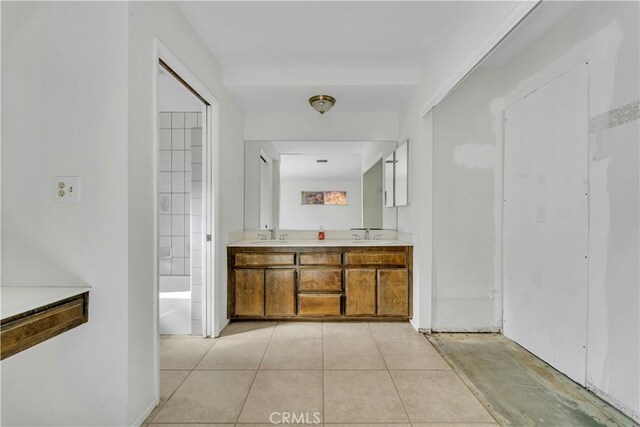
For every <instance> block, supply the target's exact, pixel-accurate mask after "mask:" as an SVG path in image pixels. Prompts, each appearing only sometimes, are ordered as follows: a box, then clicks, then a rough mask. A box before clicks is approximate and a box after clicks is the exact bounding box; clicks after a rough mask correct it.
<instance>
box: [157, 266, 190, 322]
mask: <svg viewBox="0 0 640 427" xmlns="http://www.w3.org/2000/svg"><path fill="white" fill-rule="evenodd" d="M159 285H160V286H159V287H160V307H159V315H160V333H161V334H176V335H184V334H190V333H191V277H190V276H160V283H159Z"/></svg>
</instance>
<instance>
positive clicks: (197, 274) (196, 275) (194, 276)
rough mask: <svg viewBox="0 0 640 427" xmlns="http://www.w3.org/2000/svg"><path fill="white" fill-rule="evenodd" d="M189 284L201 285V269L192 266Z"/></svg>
mask: <svg viewBox="0 0 640 427" xmlns="http://www.w3.org/2000/svg"><path fill="white" fill-rule="evenodd" d="M191 285H199V286H202V269H201V268H194V269H192V270H191Z"/></svg>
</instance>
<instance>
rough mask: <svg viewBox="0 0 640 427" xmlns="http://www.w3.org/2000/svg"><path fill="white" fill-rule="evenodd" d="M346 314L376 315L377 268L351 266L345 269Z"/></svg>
mask: <svg viewBox="0 0 640 427" xmlns="http://www.w3.org/2000/svg"><path fill="white" fill-rule="evenodd" d="M345 293H346V304H345V314H346V315H347V316H375V314H376V270H375V269H369V268H367V269H365V268H349V269H346V270H345Z"/></svg>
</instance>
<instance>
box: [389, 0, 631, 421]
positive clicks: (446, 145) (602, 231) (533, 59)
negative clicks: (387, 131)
mask: <svg viewBox="0 0 640 427" xmlns="http://www.w3.org/2000/svg"><path fill="white" fill-rule="evenodd" d="M549 5H550V3H548V4H543V5H542V6H541V8H544V7H551V6H549ZM638 7H639V5H638V3H636V2H585V3H580V4H579V5H578V6H576V7H575V8H574V9H573V10H572V11H570V12H569V13H568V14H567V15H566V16H565V17H564V18H562V19H561V20H559V21H558V22H557V23H556V24H554V25H553V26H551V27H550V28H549V30H548V31H547V32H546V33H545V34H544V35H542V37H539V38H538V39H537V40H534V41H532V42H531V43H530V45H529V46H521V47H520V48H519V49H516V50H513V51H512V54H511V55H507V56H506V59H504V58H503V62H502V64H501V65H500V66H496V67H492V68H489V67H481V68H479V69H477V70H476V71H474V72H473V73H472V74H471V75H470V76H469V77H468V78H467V79H466V80H465V81H464V82H463V83H462V84H461V85H460V86H459V87H458V88H457V89H456V90H455V91H454V92H453V93H452V94H451V95H450V96H449V97H448V98H446V99H445V100H444V101H443V102H442V103H441V104H439V105H438V106H437V107H436V109H435V112H434V132H435V135H434V151H435V153H434V164H435V168H434V270H433V274H434V276H433V281H434V284H433V286H434V302H433V304H434V308H433V310H434V317H433V321H434V328H436V329H445V330H449V329H457V330H460V329H463V330H464V329H471V330H481V329H486V328H494V327H497V326H499V324H500V318H501V311H502V307H501V297H500V293H501V289H502V281H501V271H502V249H501V241H502V231H501V223H502V202H501V201H502V188H503V187H502V180H503V177H502V161H503V159H502V152H503V128H504V122H503V120H504V108H505V106H507V105H509V104H511V103H513V102H514V101H516V100H518V99H520V98H522V97H523V96H526V95H527V94H529V93H531V92H532V91H533V90H535V89H537V88H539V87H541V86H542V85H544V84H545V83H547V82H549V81H551V80H553V79H554V78H555V77H557V76H558V75H560V74H562V73H563V72H565V71H567V70H569V69H571V68H573V67H575V66H576V65H579V64H584V63H585V62H588V68H589V111H590V113H589V114H590V118H589V119H590V120H591V125H592V128H591V129H592V132H591V135H590V147H589V149H590V156H589V158H590V165H589V169H590V170H589V188H590V208H589V214H590V235H589V240H590V244H589V324H588V330H587V333H588V348H587V352H588V357H587V361H588V362H587V367H586V368H587V386H588V387H589V388H592V389H594V390H595V391H596V392H597V393H599V394H601V395H603V396H604V397H605V398H606V399H607V400H608V401H610V402H612V403H614V404H616V405H617V406H618V407H620V408H622V409H623V410H624V411H625V412H627V413H628V414H631V415H633V416H635V417H636V418H637V417H638V414H639V411H640V366H639V364H638V360H639V358H640V319H639V313H640V307H639V302H640V296H639V286H638V283H639V282H640V275H639V266H638V262H639V257H640V249H639V247H638V246H639V244H638V242H639V237H638V236H639V231H638V230H639V216H640V215H639V213H638V208H639V193H640V189H639V183H638V181H639V162H638V156H639V151H638V133H639V130H638V120H637V118H636V119H635V121H632V122H630V123H627V124H624V125H620V126H616V125H615V123H613V124H614V125H613V126H612V125H611V124H610V123H611V121H610V112H611V111H615V109H617V108H619V107H622V106H625V105H627V104H629V103H631V102H634V101H637V100H638V98H639V97H640V94H639V92H640V90H639V88H638V84H639V83H638V78H637V76H638V75H639V74H640V70H639V69H638V63H639V58H638V38H639V29H638V19H637V17H638V13H639V10H638ZM539 10H543V9H539ZM536 13H538V12H534V14H532V15H531V17H530V18H528V20H527V21H526V22H525V23H524V24H523V27H522V28H525V27H526V26H527V25H535V22H536V21H535V19H536ZM522 28H520V29H518V30H516V32H517V31H521V30H522ZM514 34H517V33H514ZM504 46H507V45H506V44H505V45H504ZM500 49H501V48H500V47H499V48H498V49H497V50H496V52H499V51H500ZM613 117H614V119H615V118H616V117H618V116H613ZM614 121H615V120H614ZM465 211H466V212H465ZM400 212H402V210H400ZM454 248H455V249H454ZM492 298H493V301H492ZM465 307H466V308H465ZM461 320H464V323H461Z"/></svg>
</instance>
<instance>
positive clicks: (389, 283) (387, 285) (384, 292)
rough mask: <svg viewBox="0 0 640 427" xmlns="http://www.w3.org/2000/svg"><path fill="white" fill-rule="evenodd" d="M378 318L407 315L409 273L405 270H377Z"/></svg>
mask: <svg viewBox="0 0 640 427" xmlns="http://www.w3.org/2000/svg"><path fill="white" fill-rule="evenodd" d="M377 283H378V288H377V293H378V311H377V314H378V316H408V315H409V286H408V285H409V272H408V270H407V269H406V268H385V269H380V270H378V280H377Z"/></svg>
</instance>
